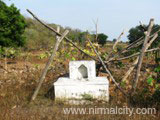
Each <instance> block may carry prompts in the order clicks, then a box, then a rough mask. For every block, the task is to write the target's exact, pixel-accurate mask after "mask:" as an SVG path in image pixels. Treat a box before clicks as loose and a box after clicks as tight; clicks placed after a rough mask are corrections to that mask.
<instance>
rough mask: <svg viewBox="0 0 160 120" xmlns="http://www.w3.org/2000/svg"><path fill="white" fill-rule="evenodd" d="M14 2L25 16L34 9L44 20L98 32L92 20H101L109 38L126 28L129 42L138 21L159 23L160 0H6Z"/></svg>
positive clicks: (100, 23) (99, 25)
mask: <svg viewBox="0 0 160 120" xmlns="http://www.w3.org/2000/svg"><path fill="white" fill-rule="evenodd" d="M5 3H7V5H10V4H12V3H14V4H15V6H16V7H17V8H19V9H20V11H21V13H22V14H23V15H24V16H26V17H32V16H31V15H30V14H29V13H27V11H26V9H29V10H31V11H32V12H33V13H34V14H36V15H37V16H38V17H39V18H40V19H41V20H43V21H46V22H48V23H54V24H59V25H62V26H64V27H67V26H69V27H71V28H75V29H76V28H77V29H80V30H82V31H86V30H88V31H90V32H92V31H95V24H94V22H93V21H97V19H98V33H105V34H106V35H108V36H109V38H108V39H109V40H113V39H114V38H118V36H119V35H120V33H121V32H122V31H123V30H125V35H124V36H123V37H122V40H123V41H127V35H128V30H129V29H130V28H132V27H135V26H136V25H139V21H142V23H143V24H148V23H149V20H150V18H154V19H155V23H156V24H160V13H159V11H160V0H10V1H9V0H5Z"/></svg>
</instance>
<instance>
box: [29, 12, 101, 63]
mask: <svg viewBox="0 0 160 120" xmlns="http://www.w3.org/2000/svg"><path fill="white" fill-rule="evenodd" d="M27 12H29V13H30V14H31V15H32V16H33V17H34V18H35V19H36V20H37V21H38V22H39V23H41V24H42V25H44V26H45V27H46V28H48V29H49V30H51V31H52V32H54V33H55V34H56V35H58V36H62V34H61V33H58V32H57V31H56V30H55V29H54V28H52V27H50V26H48V25H47V24H45V23H44V22H42V21H41V20H40V19H39V18H38V17H37V16H35V15H34V14H33V13H32V12H31V11H30V10H28V9H27ZM65 40H66V41H67V42H69V43H71V44H72V45H73V46H74V47H75V48H77V49H78V50H79V51H80V52H81V53H83V54H85V55H86V56H88V57H90V58H91V59H93V60H95V61H98V60H97V59H96V58H94V57H93V56H90V55H89V54H87V53H86V52H84V51H83V50H82V49H81V48H79V47H78V46H77V45H76V44H75V43H73V42H72V40H70V39H69V38H67V37H65Z"/></svg>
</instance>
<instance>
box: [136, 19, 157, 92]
mask: <svg viewBox="0 0 160 120" xmlns="http://www.w3.org/2000/svg"><path fill="white" fill-rule="evenodd" d="M153 25H154V19H151V20H150V23H149V27H148V30H147V34H146V36H145V40H144V43H143V47H142V51H141V54H140V56H139V60H138V64H137V72H136V78H135V80H134V82H133V90H134V91H135V88H136V86H137V83H138V79H139V76H140V70H141V66H142V61H143V57H144V54H145V51H146V48H147V43H148V41H149V38H150V33H151V30H152V27H153Z"/></svg>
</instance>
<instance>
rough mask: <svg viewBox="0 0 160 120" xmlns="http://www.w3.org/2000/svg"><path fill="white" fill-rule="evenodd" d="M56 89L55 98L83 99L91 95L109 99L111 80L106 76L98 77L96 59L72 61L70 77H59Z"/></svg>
mask: <svg viewBox="0 0 160 120" xmlns="http://www.w3.org/2000/svg"><path fill="white" fill-rule="evenodd" d="M54 89H55V99H57V98H58V99H64V98H65V99H83V96H84V95H90V96H92V97H93V98H94V99H98V100H104V101H108V100H109V81H108V79H107V78H106V77H96V65H95V61H71V62H70V63H69V78H67V77H61V78H59V79H58V80H57V81H56V82H55V83H54Z"/></svg>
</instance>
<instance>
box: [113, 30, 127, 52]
mask: <svg viewBox="0 0 160 120" xmlns="http://www.w3.org/2000/svg"><path fill="white" fill-rule="evenodd" d="M123 35H124V30H123V32H122V33H121V34H120V35H119V37H118V38H117V40H116V42H115V43H114V45H113V51H115V48H116V46H117V44H118V42H119V41H120V39H121V37H122V36H123Z"/></svg>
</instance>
